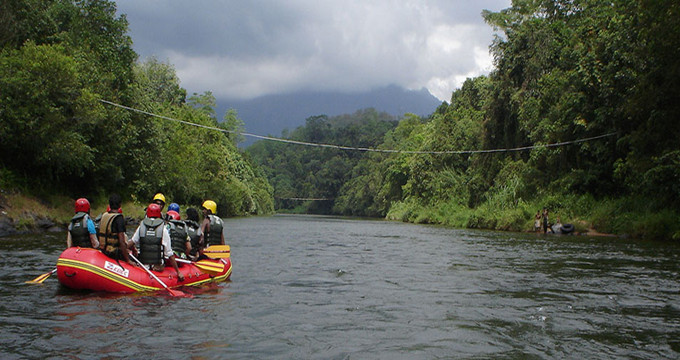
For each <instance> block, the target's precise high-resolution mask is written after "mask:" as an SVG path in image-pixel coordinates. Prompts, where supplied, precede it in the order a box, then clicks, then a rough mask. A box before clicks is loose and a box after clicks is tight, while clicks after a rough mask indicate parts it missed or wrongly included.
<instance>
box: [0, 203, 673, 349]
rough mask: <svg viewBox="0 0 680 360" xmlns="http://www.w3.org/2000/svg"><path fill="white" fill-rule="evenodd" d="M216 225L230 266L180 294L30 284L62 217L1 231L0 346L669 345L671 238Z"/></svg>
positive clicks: (49, 261) (366, 225) (317, 220)
mask: <svg viewBox="0 0 680 360" xmlns="http://www.w3.org/2000/svg"><path fill="white" fill-rule="evenodd" d="M226 227H227V229H228V235H227V239H228V243H229V244H230V245H231V252H232V261H233V264H234V268H233V274H232V278H231V281H230V282H226V283H222V284H219V285H213V286H209V287H205V288H201V289H189V290H186V291H191V292H192V293H193V294H194V297H193V298H191V299H189V298H173V297H170V296H167V295H166V294H165V293H163V292H159V293H157V294H134V295H119V294H101V293H91V292H77V291H72V290H69V289H65V288H63V287H61V286H60V285H59V283H58V281H57V278H56V276H52V277H51V278H49V279H47V281H45V283H44V284H42V285H30V284H25V283H24V281H26V280H31V279H33V278H34V277H36V276H37V275H39V274H41V273H45V272H47V271H49V270H51V269H52V268H54V265H55V263H56V259H57V257H58V256H59V253H60V252H61V250H62V248H63V246H64V244H65V240H64V238H65V233H64V234H61V233H58V234H45V235H22V236H13V237H7V238H0V249H1V250H2V251H1V252H0V296H1V299H0V300H1V301H0V343H1V344H2V345H1V348H0V358H2V359H62V358H72V359H100V358H108V359H119V358H144V357H148V358H170V359H186V358H190V357H192V358H195V359H270V358H272V359H437V358H444V359H458V358H462V359H470V358H472V359H487V358H504V359H552V358H555V359H620V358H627V359H629V358H639V359H652V358H653V359H677V358H678V357H680V284H679V282H678V272H679V271H680V245H678V244H674V243H652V242H641V241H635V240H630V239H617V238H591V237H583V236H561V237H560V236H544V235H535V234H516V233H503V232H491V231H472V230H458V229H449V228H443V227H436V226H423V225H413V224H405V223H398V222H387V221H378V220H355V219H347V218H334V217H321V216H293V215H279V216H272V217H253V218H240V219H226ZM128 230H130V231H131V230H134V229H128Z"/></svg>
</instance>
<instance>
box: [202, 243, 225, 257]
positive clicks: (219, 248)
mask: <svg viewBox="0 0 680 360" xmlns="http://www.w3.org/2000/svg"><path fill="white" fill-rule="evenodd" d="M203 253H204V254H205V255H206V256H207V257H209V258H213V259H226V258H228V257H231V248H230V247H229V245H212V246H208V247H207V248H206V249H205V250H203Z"/></svg>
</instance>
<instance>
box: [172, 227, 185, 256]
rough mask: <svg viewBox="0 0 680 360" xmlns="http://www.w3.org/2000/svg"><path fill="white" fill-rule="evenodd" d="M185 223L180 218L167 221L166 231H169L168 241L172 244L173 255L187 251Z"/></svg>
mask: <svg viewBox="0 0 680 360" xmlns="http://www.w3.org/2000/svg"><path fill="white" fill-rule="evenodd" d="M186 228H187V226H186V224H185V223H184V221H181V220H170V221H169V222H168V231H169V232H170V242H171V244H172V251H174V252H175V255H181V254H184V253H186V251H187V231H186Z"/></svg>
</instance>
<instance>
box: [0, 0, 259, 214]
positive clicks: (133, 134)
mask: <svg viewBox="0 0 680 360" xmlns="http://www.w3.org/2000/svg"><path fill="white" fill-rule="evenodd" d="M0 25H1V26H0V46H1V47H2V49H1V51H0V94H2V96H0V117H1V118H2V122H0V153H2V158H1V159H0V175H1V176H2V177H1V181H0V185H2V186H3V188H4V187H8V186H19V187H23V188H24V190H27V191H30V192H33V193H37V194H36V195H40V193H41V192H42V193H53V192H61V193H65V194H67V195H69V196H72V197H81V196H88V197H99V198H106V196H107V194H108V193H110V192H119V193H123V194H126V195H131V196H132V197H134V198H137V199H139V200H140V202H145V201H149V200H150V199H151V197H152V196H153V194H154V193H155V192H159V191H160V192H163V193H165V195H166V196H167V197H168V198H169V199H170V201H174V202H178V203H183V204H200V203H201V201H202V200H203V199H206V198H211V199H213V200H215V201H217V203H218V204H219V206H218V209H219V210H220V213H221V214H223V215H234V214H245V213H267V212H270V211H272V209H273V200H272V190H271V187H270V186H269V185H268V183H267V181H266V179H265V178H264V176H263V175H262V174H260V173H259V170H257V169H255V168H254V167H253V166H252V165H251V164H250V163H249V161H248V160H247V159H245V158H244V157H243V156H242V154H241V153H240V152H239V151H238V149H237V148H236V146H235V142H236V141H237V139H235V138H234V136H233V135H231V134H229V133H222V132H218V131H214V130H207V129H201V128H197V127H192V126H187V125H183V124H179V123H175V122H170V121H167V120H162V119H159V118H154V117H149V116H147V115H144V114H140V113H135V112H130V111H128V110H124V109H121V108H117V107H113V106H110V105H107V104H104V103H102V102H100V100H101V99H104V100H108V101H112V102H115V103H119V104H123V105H126V106H129V107H132V108H137V109H142V110H145V111H148V112H152V113H156V114H161V115H164V116H167V117H172V118H177V119H182V120H185V121H188V122H192V123H196V124H201V125H206V126H212V127H221V128H223V129H225V130H236V129H237V128H238V126H239V124H240V120H238V118H237V117H236V114H235V113H234V112H233V111H229V112H227V114H225V119H224V120H225V121H224V122H218V119H217V117H216V114H215V112H214V108H215V99H214V97H213V96H212V94H211V93H210V92H206V93H204V94H194V96H192V97H189V98H188V99H187V95H186V91H185V90H184V89H182V88H181V87H180V86H179V80H178V78H177V76H176V74H175V70H174V68H173V67H172V66H171V65H169V64H163V63H159V62H158V61H156V60H155V59H150V60H147V61H146V62H142V63H140V62H137V54H136V53H135V52H134V51H133V50H132V47H131V45H132V39H131V38H130V37H129V36H128V35H127V31H128V24H127V21H126V19H125V16H119V17H117V16H116V12H115V4H114V3H113V2H110V1H103V0H83V1H71V0H51V1H43V0H41V1H35V0H20V1H2V2H0Z"/></svg>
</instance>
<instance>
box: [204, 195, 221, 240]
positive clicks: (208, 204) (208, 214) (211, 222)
mask: <svg viewBox="0 0 680 360" xmlns="http://www.w3.org/2000/svg"><path fill="white" fill-rule="evenodd" d="M201 208H202V210H203V223H202V224H201V229H200V230H201V235H200V236H201V239H200V240H199V243H200V244H202V245H201V246H202V247H207V246H210V245H225V242H224V231H223V230H224V223H223V222H222V219H220V217H219V216H217V204H216V203H215V202H214V201H212V200H206V201H204V202H203V205H202V206H201Z"/></svg>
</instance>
